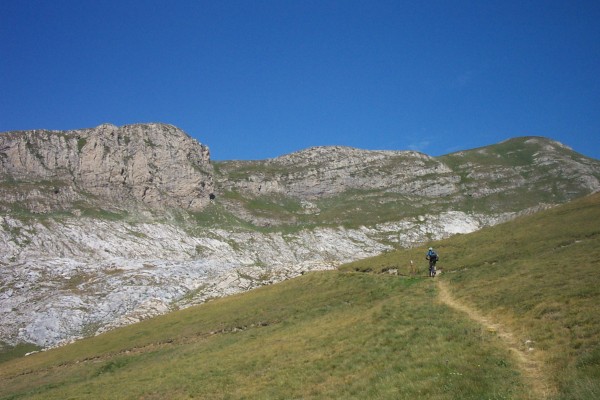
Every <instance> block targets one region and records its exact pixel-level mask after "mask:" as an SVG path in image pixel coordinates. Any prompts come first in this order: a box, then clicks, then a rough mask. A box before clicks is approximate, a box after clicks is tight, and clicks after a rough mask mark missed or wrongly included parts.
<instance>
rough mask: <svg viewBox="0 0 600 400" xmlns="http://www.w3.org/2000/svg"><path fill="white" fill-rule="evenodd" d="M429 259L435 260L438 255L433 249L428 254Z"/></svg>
mask: <svg viewBox="0 0 600 400" xmlns="http://www.w3.org/2000/svg"><path fill="white" fill-rule="evenodd" d="M429 259H430V260H431V261H437V260H438V255H437V253H436V252H435V251H432V252H431V253H430V254H429Z"/></svg>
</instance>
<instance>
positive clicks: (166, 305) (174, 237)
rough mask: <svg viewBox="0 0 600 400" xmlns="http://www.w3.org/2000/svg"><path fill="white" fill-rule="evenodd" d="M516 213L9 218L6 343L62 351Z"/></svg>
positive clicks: (2, 239) (1, 238) (1, 302)
mask: <svg viewBox="0 0 600 400" xmlns="http://www.w3.org/2000/svg"><path fill="white" fill-rule="evenodd" d="M510 216H511V215H509V214H503V215H497V216H494V217H491V216H483V215H480V216H474V215H466V214H464V213H462V212H449V213H445V214H443V215H441V216H436V218H435V219H433V218H432V217H430V216H421V217H420V218H415V219H409V220H404V221H399V222H397V223H386V224H380V225H377V226H375V227H361V228H358V229H345V228H342V227H338V228H317V229H312V230H304V231H300V232H297V233H290V234H284V233H259V232H254V231H243V230H238V231H226V230H222V229H213V230H206V231H205V232H204V233H203V234H202V235H198V236H190V235H189V234H188V233H186V232H185V231H184V230H182V229H180V228H178V227H176V226H174V225H169V224H166V223H148V224H133V225H132V224H129V223H126V222H116V221H112V222H111V221H101V220H97V219H86V218H72V219H68V220H62V221H46V222H45V223H44V224H41V223H33V224H31V225H27V224H24V223H23V222H21V221H19V220H17V219H13V218H11V217H8V216H5V217H2V218H1V219H0V224H1V225H2V226H4V227H5V229H4V230H2V231H0V246H2V248H3V249H4V251H3V253H2V257H1V259H0V263H1V265H2V268H1V269H0V281H1V283H2V291H1V292H0V318H1V319H2V324H1V325H0V337H1V338H2V341H4V342H6V343H10V344H15V343H18V342H30V343H35V344H37V345H39V346H42V347H51V346H56V345H59V344H62V343H65V342H68V341H71V340H73V339H76V338H81V337H84V336H88V335H94V334H97V333H101V332H104V331H106V330H109V329H112V328H114V327H118V326H122V325H126V324H129V323H133V322H137V321H140V320H142V319H145V318H149V317H152V316H155V315H159V314H163V313H166V312H169V311H172V310H175V309H178V308H183V307H188V306H190V305H194V304H199V303H202V302H204V301H207V300H209V299H211V298H216V297H221V296H226V295H230V294H234V293H238V292H241V291H245V290H249V289H252V288H255V287H259V286H262V285H265V284H271V283H275V282H279V281H282V280H284V279H289V278H292V277H294V276H298V275H299V274H302V273H304V272H307V271H312V270H324V269H331V268H335V267H336V266H337V265H339V264H340V263H344V262H348V261H353V260H357V259H361V258H365V257H369V256H374V255H377V254H380V253H382V252H385V251H387V250H390V249H392V248H393V247H394V246H398V245H404V246H406V245H410V244H413V243H416V242H420V241H423V240H426V239H430V238H432V239H437V238H442V237H447V236H449V235H452V234H455V233H467V232H471V231H474V230H477V229H479V228H481V227H482V226H484V225H490V224H494V223H496V222H499V221H503V220H505V219H507V218H509V217H510ZM425 220H435V222H434V223H424V222H423V221H425Z"/></svg>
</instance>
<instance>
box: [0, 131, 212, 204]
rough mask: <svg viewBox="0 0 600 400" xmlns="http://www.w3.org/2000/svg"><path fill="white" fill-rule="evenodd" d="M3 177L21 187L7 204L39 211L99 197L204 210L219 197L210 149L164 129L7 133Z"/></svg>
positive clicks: (0, 141)
mask: <svg viewBox="0 0 600 400" xmlns="http://www.w3.org/2000/svg"><path fill="white" fill-rule="evenodd" d="M0 177H1V178H2V180H3V181H14V182H18V183H19V187H18V190H6V188H3V191H4V192H6V193H3V194H6V195H5V196H4V195H3V196H2V197H3V200H5V201H7V200H8V201H13V202H18V201H24V202H25V203H24V204H25V205H26V206H29V208H30V209H32V210H33V211H37V212H45V211H47V210H48V209H57V208H68V207H69V206H71V205H72V204H73V202H75V201H83V200H85V201H91V202H93V201H94V197H97V198H99V199H97V201H99V202H102V203H104V204H106V203H107V202H113V204H119V205H121V206H124V205H126V204H127V203H131V204H133V203H135V202H141V203H143V204H145V205H147V206H149V207H152V208H162V207H181V208H184V209H188V210H200V209H202V208H203V207H204V206H205V205H206V204H208V203H209V201H210V200H209V195H210V193H212V192H213V191H214V188H213V174H212V166H211V164H210V154H209V150H208V147H206V146H204V145H202V144H200V143H199V142H197V141H196V140H195V139H193V138H191V137H190V136H188V135H187V134H186V133H184V132H183V131H182V130H180V129H178V128H176V127H174V126H171V125H165V124H136V125H126V126H123V127H120V128H119V127H116V126H114V125H109V124H104V125H100V126H98V127H96V128H92V129H81V130H74V131H20V132H8V133H5V134H2V135H0ZM27 182H30V183H32V185H31V187H28V186H27V185H26V183H27ZM23 183H25V184H23ZM33 184H35V185H33ZM13 189H15V188H13ZM90 195H91V196H90Z"/></svg>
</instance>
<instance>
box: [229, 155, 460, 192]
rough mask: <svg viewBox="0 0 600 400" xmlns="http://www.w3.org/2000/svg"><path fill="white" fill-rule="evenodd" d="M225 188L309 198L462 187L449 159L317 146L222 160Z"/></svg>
mask: <svg viewBox="0 0 600 400" xmlns="http://www.w3.org/2000/svg"><path fill="white" fill-rule="evenodd" d="M220 171H221V174H220V177H219V185H218V186H219V188H220V189H221V190H225V191H227V190H241V191H244V192H246V193H249V194H254V195H259V194H265V193H280V194H287V195H290V196H294V197H298V198H303V199H307V200H311V199H316V198H320V197H323V196H333V195H336V194H340V193H343V192H346V191H348V190H381V189H386V190H394V191H396V192H399V193H406V194H416V195H421V196H428V197H435V196H445V195H447V194H450V193H454V192H456V191H457V190H458V188H457V186H456V183H457V182H458V177H456V176H455V175H453V173H452V170H451V169H450V168H448V166H447V165H445V164H444V163H442V162H440V161H438V160H436V159H435V158H433V157H430V156H427V155H425V154H422V153H418V152H415V151H369V150H360V149H354V148H350V147H340V146H331V147H314V148H310V149H307V150H303V151H300V152H297V153H293V154H289V155H285V156H282V157H278V158H274V159H271V160H265V161H248V162H240V161H237V162H225V163H222V164H220Z"/></svg>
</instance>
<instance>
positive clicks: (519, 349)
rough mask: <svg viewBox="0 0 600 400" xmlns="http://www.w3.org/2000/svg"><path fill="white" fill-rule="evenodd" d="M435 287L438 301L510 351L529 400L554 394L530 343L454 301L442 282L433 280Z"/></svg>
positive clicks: (492, 320) (446, 286) (503, 326)
mask: <svg viewBox="0 0 600 400" xmlns="http://www.w3.org/2000/svg"><path fill="white" fill-rule="evenodd" d="M436 286H437V289H438V298H439V300H440V302H442V303H444V304H446V305H447V306H448V307H450V308H452V309H454V310H456V311H459V312H461V313H464V314H466V315H467V317H468V318H470V319H471V320H473V321H475V322H477V323H478V324H480V325H482V326H483V327H484V328H485V329H486V330H487V331H488V332H492V333H495V334H496V335H497V336H498V338H499V339H500V340H501V341H502V342H503V343H504V345H505V346H506V347H507V348H508V349H509V350H510V352H511V353H512V354H513V357H514V360H515V361H516V362H517V365H518V367H519V369H520V370H521V373H522V374H523V376H524V378H525V380H526V383H527V384H528V385H529V387H530V398H532V399H547V398H550V397H551V395H552V394H553V393H555V388H554V387H553V385H552V383H551V382H550V380H549V379H548V378H547V377H546V375H545V373H544V367H543V364H542V363H541V361H540V360H539V357H536V353H538V355H539V351H538V350H535V351H534V349H533V348H532V347H530V346H529V341H522V340H520V339H519V338H517V337H516V336H515V334H514V333H513V332H512V331H511V330H510V329H509V328H508V327H507V326H505V325H503V324H501V323H500V322H498V321H495V320H494V319H493V318H491V317H488V316H485V315H483V314H481V313H480V312H479V311H477V310H476V309H474V308H472V307H471V306H469V305H467V304H465V303H463V302H461V301H459V300H457V299H456V298H455V297H454V296H453V294H452V293H451V291H450V289H449V288H448V285H447V284H446V283H445V282H444V281H442V280H440V279H436Z"/></svg>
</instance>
